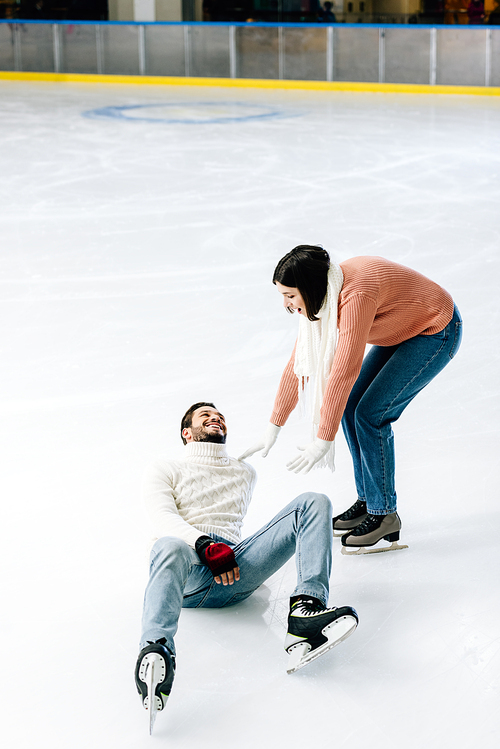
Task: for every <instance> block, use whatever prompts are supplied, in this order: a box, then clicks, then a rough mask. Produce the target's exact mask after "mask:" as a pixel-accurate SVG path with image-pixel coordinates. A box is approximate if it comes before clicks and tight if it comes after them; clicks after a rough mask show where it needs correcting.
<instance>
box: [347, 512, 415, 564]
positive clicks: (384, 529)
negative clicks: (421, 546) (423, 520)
mask: <svg viewBox="0 0 500 749" xmlns="http://www.w3.org/2000/svg"><path fill="white" fill-rule="evenodd" d="M400 530H401V518H400V517H399V515H398V513H397V512H392V513H391V514H390V515H367V516H366V518H365V520H363V522H362V523H361V525H358V526H357V527H356V528H354V529H353V530H352V531H350V532H349V533H346V534H345V535H344V536H342V548H341V551H342V554H347V555H352V554H377V553H378V552H380V551H397V550H398V549H407V548H408V546H406V544H398V541H399V531H400ZM384 541H387V542H388V544H389V545H387V544H385V543H384ZM376 544H377V546H376V548H370V547H373V546H375V545H376Z"/></svg>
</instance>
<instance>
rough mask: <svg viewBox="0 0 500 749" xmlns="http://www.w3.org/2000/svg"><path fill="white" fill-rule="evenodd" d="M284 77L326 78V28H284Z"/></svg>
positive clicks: (314, 79) (302, 78) (301, 79)
mask: <svg viewBox="0 0 500 749" xmlns="http://www.w3.org/2000/svg"><path fill="white" fill-rule="evenodd" d="M283 48H284V70H283V78H289V79H291V80H296V81H325V80H326V28H309V29H308V28H298V29H294V28H290V27H285V28H284V29H283Z"/></svg>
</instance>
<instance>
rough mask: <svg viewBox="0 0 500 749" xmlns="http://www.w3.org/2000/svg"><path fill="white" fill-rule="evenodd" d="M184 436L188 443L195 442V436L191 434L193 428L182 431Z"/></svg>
mask: <svg viewBox="0 0 500 749" xmlns="http://www.w3.org/2000/svg"><path fill="white" fill-rule="evenodd" d="M182 436H183V437H184V439H185V440H186V442H192V441H193V435H192V433H191V428H190V427H186V429H183V430H182Z"/></svg>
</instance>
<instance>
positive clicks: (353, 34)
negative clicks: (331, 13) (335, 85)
mask: <svg viewBox="0 0 500 749" xmlns="http://www.w3.org/2000/svg"><path fill="white" fill-rule="evenodd" d="M378 47H379V30H378V29H377V28H369V29H363V28H358V27H355V28H342V27H340V26H336V27H335V28H334V34H333V60H334V62H333V80H334V81H355V82H356V81H359V82H364V83H376V82H377V81H378V78H379V75H378Z"/></svg>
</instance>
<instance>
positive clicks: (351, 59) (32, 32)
mask: <svg viewBox="0 0 500 749" xmlns="http://www.w3.org/2000/svg"><path fill="white" fill-rule="evenodd" d="M0 70H5V71H35V72H53V73H69V74H71V73H87V74H93V73H94V74H95V73H97V74H112V75H139V76H144V75H151V76H196V77H207V78H212V77H213V78H261V79H262V78H263V79H271V80H287V79H288V80H311V81H314V80H317V81H346V82H379V83H384V82H385V83H415V84H431V85H436V84H443V85H466V86H499V85H500V28H499V27H495V26H493V27H484V26H483V27H479V28H478V27H467V26H451V27H450V26H422V25H412V24H405V25H398V24H396V25H391V26H383V25H379V24H334V25H325V24H306V25H300V24H272V23H269V24H248V23H242V24H237V23H234V24H222V23H221V24H217V23H209V24H207V23H151V24H148V23H132V22H122V23H110V22H107V23H92V22H57V23H55V22H42V21H38V22H36V21H35V22H23V23H17V22H5V21H3V22H0Z"/></svg>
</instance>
